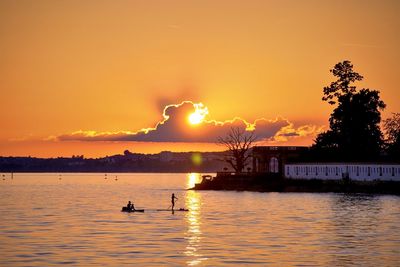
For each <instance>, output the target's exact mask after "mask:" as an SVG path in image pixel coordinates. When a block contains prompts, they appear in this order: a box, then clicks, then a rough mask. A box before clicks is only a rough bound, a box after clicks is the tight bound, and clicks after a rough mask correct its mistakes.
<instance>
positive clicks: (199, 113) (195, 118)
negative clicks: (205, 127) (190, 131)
mask: <svg viewBox="0 0 400 267" xmlns="http://www.w3.org/2000/svg"><path fill="white" fill-rule="evenodd" d="M193 106H194V108H195V111H194V112H193V113H191V114H190V115H189V117H188V120H189V123H190V124H192V125H196V124H200V123H202V122H203V121H204V118H205V117H206V115H207V114H208V108H207V107H205V106H204V105H203V104H202V103H198V104H194V105H193Z"/></svg>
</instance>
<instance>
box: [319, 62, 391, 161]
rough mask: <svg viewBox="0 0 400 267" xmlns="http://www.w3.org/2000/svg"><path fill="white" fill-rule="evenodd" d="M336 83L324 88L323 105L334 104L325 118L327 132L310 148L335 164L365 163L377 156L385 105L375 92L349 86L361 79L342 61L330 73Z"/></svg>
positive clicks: (381, 138) (350, 65)
mask: <svg viewBox="0 0 400 267" xmlns="http://www.w3.org/2000/svg"><path fill="white" fill-rule="evenodd" d="M331 72H332V73H333V75H334V76H336V77H338V80H337V81H335V82H332V83H331V84H330V86H327V87H325V88H324V90H323V91H324V97H323V98H322V99H323V100H324V101H328V103H329V104H336V101H337V106H336V108H335V109H334V110H333V112H332V114H331V115H330V118H329V126H330V129H329V130H328V131H326V132H324V133H321V134H319V135H318V136H317V138H316V140H315V145H314V148H318V149H323V150H325V151H330V152H333V153H335V154H336V155H338V157H339V160H369V159H374V158H376V157H378V156H379V153H380V150H381V147H382V145H383V135H382V132H381V130H380V127H379V123H380V122H381V114H380V111H381V110H383V109H384V108H385V106H386V105H385V103H384V102H383V101H382V100H381V99H380V96H379V91H377V90H370V89H365V88H364V89H361V90H359V91H357V88H356V86H355V85H354V84H353V83H354V82H355V81H361V80H362V79H363V77H362V76H361V75H360V74H358V73H357V72H355V71H354V70H353V65H352V64H351V63H350V61H343V62H341V63H338V64H336V65H335V67H334V68H333V69H332V70H331Z"/></svg>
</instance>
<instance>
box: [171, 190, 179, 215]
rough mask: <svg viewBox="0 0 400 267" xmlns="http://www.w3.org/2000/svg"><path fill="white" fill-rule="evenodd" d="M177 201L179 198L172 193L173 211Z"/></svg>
mask: <svg viewBox="0 0 400 267" xmlns="http://www.w3.org/2000/svg"><path fill="white" fill-rule="evenodd" d="M175 199H176V200H178V198H177V197H176V196H175V194H174V193H172V196H171V206H172V211H174V207H175Z"/></svg>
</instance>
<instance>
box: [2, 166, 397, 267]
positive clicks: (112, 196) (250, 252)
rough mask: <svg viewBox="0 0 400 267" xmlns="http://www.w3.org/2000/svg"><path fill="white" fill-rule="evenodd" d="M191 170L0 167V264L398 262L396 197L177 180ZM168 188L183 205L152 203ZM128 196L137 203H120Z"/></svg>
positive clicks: (163, 200)
mask: <svg viewBox="0 0 400 267" xmlns="http://www.w3.org/2000/svg"><path fill="white" fill-rule="evenodd" d="M105 178H107V179H105ZM198 178H199V177H198V175H196V174H107V176H106V175H105V174H62V175H59V174H14V177H13V179H11V177H10V174H5V178H4V179H5V180H1V181H0V233H1V235H0V266H51V265H61V264H65V265H68V264H69V265H73V266H90V265H92V266H100V265H101V266H121V265H129V266H132V265H133V264H135V265H143V266H160V265H166V264H168V265H174V266H185V265H187V266H196V265H199V266H216V265H218V266H220V265H262V266H265V265H270V266H278V265H279V266H377V265H379V266H398V264H399V262H400V223H399V222H400V198H399V197H396V196H379V195H345V194H305V193H255V192H228V191H225V192H224V191H187V190H185V189H186V188H188V187H190V186H192V185H193V183H194V182H195V181H196V180H197V179H198ZM172 193H175V194H176V196H177V197H178V198H179V200H178V201H177V204H176V206H177V207H178V208H179V207H185V208H188V209H190V211H189V212H175V213H174V214H172V213H171V212H168V211H156V210H157V209H160V208H161V209H167V208H169V205H170V196H171V194H172ZM128 200H132V201H133V202H134V203H135V206H136V207H137V208H144V209H146V211H145V213H142V214H140V213H130V214H129V213H123V212H120V209H121V206H122V205H125V204H126V202H127V201H128Z"/></svg>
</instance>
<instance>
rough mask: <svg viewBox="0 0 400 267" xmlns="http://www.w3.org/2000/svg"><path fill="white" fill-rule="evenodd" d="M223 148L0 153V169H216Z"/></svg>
mask: <svg viewBox="0 0 400 267" xmlns="http://www.w3.org/2000/svg"><path fill="white" fill-rule="evenodd" d="M223 153H224V152H170V151H163V152H161V153H158V154H140V153H132V152H130V151H128V150H126V151H125V152H124V154H121V155H114V156H107V157H104V158H95V159H94V158H84V156H72V157H70V158H66V157H58V158H35V157H0V172H217V171H222V170H223V169H224V168H225V167H226V168H228V169H229V166H228V164H227V163H225V162H224V161H222V160H221V159H222V158H223Z"/></svg>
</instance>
